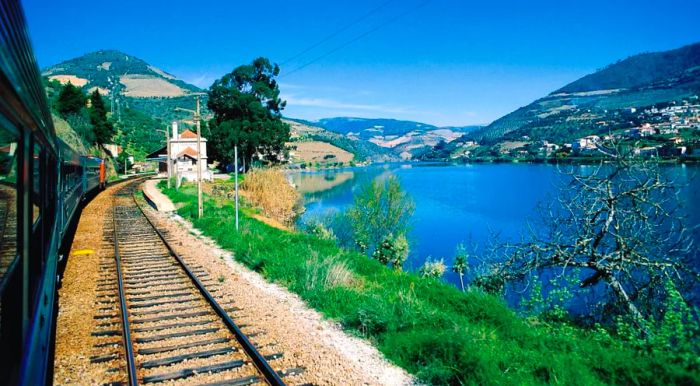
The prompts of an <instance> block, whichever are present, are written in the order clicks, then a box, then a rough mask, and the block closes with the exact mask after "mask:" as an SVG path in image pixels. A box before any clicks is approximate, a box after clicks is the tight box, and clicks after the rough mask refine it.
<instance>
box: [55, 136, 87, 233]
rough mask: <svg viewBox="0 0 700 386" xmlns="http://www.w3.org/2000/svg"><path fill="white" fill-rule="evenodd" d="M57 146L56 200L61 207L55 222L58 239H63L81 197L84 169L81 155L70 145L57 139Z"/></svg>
mask: <svg viewBox="0 0 700 386" xmlns="http://www.w3.org/2000/svg"><path fill="white" fill-rule="evenodd" d="M58 147H59V153H60V155H61V161H60V162H61V164H60V181H59V185H58V188H59V189H58V191H59V193H58V201H59V203H60V204H61V208H60V211H59V214H58V215H59V217H58V219H57V222H58V229H59V230H60V236H59V239H61V240H63V237H64V236H65V232H66V231H67V228H68V226H69V225H70V223H71V220H72V219H73V217H74V216H75V213H76V212H77V211H78V207H79V206H80V201H81V199H82V197H83V193H84V190H83V174H84V169H83V165H82V160H81V157H80V156H79V155H78V153H76V152H75V151H74V150H73V149H72V148H71V147H70V146H68V145H67V144H66V143H65V142H63V141H62V140H60V139H59V140H58Z"/></svg>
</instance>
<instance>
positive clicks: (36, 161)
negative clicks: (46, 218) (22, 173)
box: [31, 144, 44, 226]
mask: <svg viewBox="0 0 700 386" xmlns="http://www.w3.org/2000/svg"><path fill="white" fill-rule="evenodd" d="M43 161H44V160H43V159H42V154H41V146H39V145H38V144H35V145H34V151H33V152H32V165H33V166H32V168H33V173H32V178H33V180H32V195H31V201H32V226H36V224H37V222H39V220H40V218H41V209H42V202H41V193H42V186H41V183H42V181H41V178H42V174H43V173H42V170H41V169H42V166H43V165H42V164H43V163H44V162H43Z"/></svg>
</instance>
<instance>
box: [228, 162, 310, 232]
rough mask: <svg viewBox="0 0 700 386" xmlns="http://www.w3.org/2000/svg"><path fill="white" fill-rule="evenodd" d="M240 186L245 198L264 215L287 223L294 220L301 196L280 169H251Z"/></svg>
mask: <svg viewBox="0 0 700 386" xmlns="http://www.w3.org/2000/svg"><path fill="white" fill-rule="evenodd" d="M241 188H242V189H243V190H244V193H245V196H246V199H247V200H248V201H249V202H250V203H251V204H252V205H253V206H255V207H256V208H258V209H260V210H261V211H262V212H263V214H265V215H266V216H268V217H270V218H272V219H274V220H277V221H279V222H281V223H283V224H287V225H289V224H291V223H292V222H293V221H294V219H295V217H296V215H297V210H298V209H299V205H300V200H301V197H300V195H299V192H297V191H296V189H294V187H292V186H291V185H290V184H289V182H288V181H287V178H286V177H285V175H284V173H283V172H282V171H281V170H279V169H269V168H268V169H253V170H251V171H250V172H248V173H247V174H246V175H245V179H244V180H243V183H242V184H241Z"/></svg>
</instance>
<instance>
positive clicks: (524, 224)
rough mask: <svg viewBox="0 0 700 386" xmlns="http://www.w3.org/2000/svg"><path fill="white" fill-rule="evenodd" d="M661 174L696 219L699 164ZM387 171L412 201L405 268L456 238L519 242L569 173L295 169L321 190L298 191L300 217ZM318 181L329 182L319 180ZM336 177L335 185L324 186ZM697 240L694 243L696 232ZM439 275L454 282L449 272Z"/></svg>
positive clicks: (498, 167) (484, 243) (344, 202)
mask: <svg viewBox="0 0 700 386" xmlns="http://www.w3.org/2000/svg"><path fill="white" fill-rule="evenodd" d="M568 168H579V169H585V168H589V169H590V168H592V167H591V166H585V165H584V166H568ZM579 171H582V170H579ZM583 171H585V170H583ZM663 173H665V174H667V175H669V176H670V177H672V178H673V179H674V180H675V181H676V183H677V184H679V185H685V187H684V188H682V189H680V192H679V196H678V197H679V199H680V201H681V204H682V205H683V209H682V210H683V212H684V214H685V215H687V217H688V219H687V222H688V225H691V226H697V225H700V177H699V178H694V176H695V175H697V174H700V166H697V165H674V166H668V167H663ZM387 175H395V176H397V177H398V178H399V179H400V181H401V184H402V186H403V188H404V189H405V190H406V191H407V192H408V194H410V195H411V196H412V198H413V200H414V201H415V203H416V211H415V214H414V216H413V218H412V223H411V231H410V234H409V241H410V242H411V253H410V256H409V259H408V260H407V262H406V265H405V268H406V269H408V270H417V269H418V268H419V267H420V266H421V265H422V264H423V262H424V261H425V260H426V258H428V257H429V256H430V257H433V258H443V259H444V261H445V263H446V264H447V265H448V266H450V265H451V264H452V260H453V258H454V254H455V248H456V247H457V245H458V244H460V243H466V244H467V245H475V246H476V247H477V250H478V251H479V252H480V253H483V251H484V250H485V249H486V248H487V247H488V244H489V242H490V241H492V240H493V239H494V236H496V235H497V236H498V237H499V239H500V240H511V241H519V240H520V238H521V237H522V236H524V235H527V231H528V223H529V222H530V223H533V224H534V229H535V230H538V225H537V224H538V222H537V218H538V217H540V216H538V213H540V212H539V211H538V207H542V206H543V205H548V204H550V203H553V202H554V200H555V199H556V197H557V196H558V195H559V189H560V187H561V186H562V185H564V184H565V181H566V178H567V177H566V176H565V175H563V174H562V173H561V172H560V170H559V169H558V168H557V167H556V166H552V165H541V164H477V165H466V166H454V165H429V164H389V165H376V166H370V167H366V168H351V169H342V170H337V171H316V172H297V173H292V174H291V175H290V176H291V178H292V181H293V182H294V183H295V184H296V185H297V186H298V187H300V188H301V189H302V190H305V189H306V190H309V189H311V190H313V188H314V187H315V188H316V190H319V191H315V192H309V193H306V194H304V197H305V207H306V212H305V213H304V215H303V216H302V219H301V221H302V222H303V221H304V220H306V219H309V218H312V217H314V216H319V215H322V214H324V213H327V212H328V211H337V210H344V209H345V208H347V206H349V205H350V204H351V203H352V199H353V192H354V191H356V190H357V189H358V187H359V186H361V185H362V184H363V183H366V182H367V181H370V180H372V179H375V178H384V177H386V176H387ZM319 181H322V182H324V183H325V184H326V185H329V186H320V187H319V186H318V182H319ZM334 183H337V185H336V186H333V187H330V185H332V184H334ZM309 187H311V188H309ZM322 188H327V189H323V190H320V189H322ZM529 220H531V221H529ZM695 239H696V243H697V242H700V235H699V234H698V232H696V233H695ZM474 263H475V262H472V264H474ZM445 278H446V280H448V281H450V282H452V283H455V284H457V283H459V278H458V277H457V276H456V275H455V274H453V273H451V272H448V273H447V274H446V276H445Z"/></svg>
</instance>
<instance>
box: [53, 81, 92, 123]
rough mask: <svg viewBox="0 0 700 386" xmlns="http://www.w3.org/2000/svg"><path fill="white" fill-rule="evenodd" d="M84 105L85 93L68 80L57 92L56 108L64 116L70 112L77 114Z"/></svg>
mask: <svg viewBox="0 0 700 386" xmlns="http://www.w3.org/2000/svg"><path fill="white" fill-rule="evenodd" d="M84 107H85V94H83V92H82V91H81V90H80V88H78V87H75V86H73V84H71V83H70V82H69V83H68V84H66V85H65V86H64V87H63V88H62V89H61V92H60V93H59V94H58V99H57V101H56V110H58V112H59V114H61V116H63V117H64V118H65V117H67V116H68V115H70V114H78V113H80V111H81V110H82V109H83V108H84Z"/></svg>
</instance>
